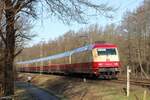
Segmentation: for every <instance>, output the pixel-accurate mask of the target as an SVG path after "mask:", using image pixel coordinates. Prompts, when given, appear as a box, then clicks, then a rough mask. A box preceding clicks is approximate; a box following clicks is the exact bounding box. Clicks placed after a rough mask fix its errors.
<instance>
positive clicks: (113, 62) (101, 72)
mask: <svg viewBox="0 0 150 100" xmlns="http://www.w3.org/2000/svg"><path fill="white" fill-rule="evenodd" d="M92 53H93V72H94V74H95V75H96V76H99V77H103V78H117V75H118V73H119V69H120V60H119V54H118V49H117V46H116V45H114V44H108V43H105V44H95V46H94V47H93V50H92Z"/></svg>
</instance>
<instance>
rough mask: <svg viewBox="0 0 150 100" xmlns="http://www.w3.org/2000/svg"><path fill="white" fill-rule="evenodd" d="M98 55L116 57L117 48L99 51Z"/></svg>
mask: <svg viewBox="0 0 150 100" xmlns="http://www.w3.org/2000/svg"><path fill="white" fill-rule="evenodd" d="M97 53H98V55H116V50H115V48H110V49H106V48H100V49H97Z"/></svg>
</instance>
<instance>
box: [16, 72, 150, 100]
mask: <svg viewBox="0 0 150 100" xmlns="http://www.w3.org/2000/svg"><path fill="white" fill-rule="evenodd" d="M28 76H32V84H34V85H37V86H39V87H41V88H43V89H45V90H47V91H49V92H51V93H53V94H54V95H57V96H58V97H59V98H60V99H62V100H127V97H126V94H125V88H126V85H125V84H124V85H123V84H117V83H112V82H111V81H110V80H105V81H104V80H97V81H91V80H86V82H84V81H83V79H82V78H72V77H68V76H58V75H57V76H56V75H39V74H19V78H20V79H21V80H24V81H26V80H27V77H28ZM144 91H145V98H146V99H145V100H150V91H149V90H148V89H146V88H142V87H138V86H131V89H130V97H129V99H130V100H143V98H144Z"/></svg>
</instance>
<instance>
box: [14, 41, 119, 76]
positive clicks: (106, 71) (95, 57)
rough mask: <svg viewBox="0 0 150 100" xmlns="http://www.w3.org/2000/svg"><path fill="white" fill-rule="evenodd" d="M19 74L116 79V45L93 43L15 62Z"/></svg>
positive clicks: (117, 61) (117, 71)
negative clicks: (77, 75)
mask: <svg viewBox="0 0 150 100" xmlns="http://www.w3.org/2000/svg"><path fill="white" fill-rule="evenodd" d="M16 64H17V66H18V67H17V69H18V71H19V72H31V73H32V72H33V73H51V74H53V73H56V74H67V75H70V74H80V75H81V74H82V75H89V76H92V77H103V78H117V77H118V74H119V72H120V59H119V53H118V48H117V45H115V44H112V43H94V44H89V45H86V46H82V47H79V48H75V49H73V50H70V51H66V52H63V53H59V54H54V55H50V56H47V57H42V58H36V59H32V60H27V61H20V62H17V63H16Z"/></svg>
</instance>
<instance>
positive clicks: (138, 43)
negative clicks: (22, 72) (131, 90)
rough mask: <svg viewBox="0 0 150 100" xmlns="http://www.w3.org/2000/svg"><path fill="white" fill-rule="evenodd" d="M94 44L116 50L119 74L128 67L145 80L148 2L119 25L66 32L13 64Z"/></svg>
mask: <svg viewBox="0 0 150 100" xmlns="http://www.w3.org/2000/svg"><path fill="white" fill-rule="evenodd" d="M50 35H53V34H52V33H51V34H50ZM96 41H106V42H109V43H114V44H116V45H117V46H118V49H119V54H120V60H121V72H122V73H125V72H126V66H127V65H129V66H130V68H131V70H132V75H133V76H135V77H139V75H140V76H141V78H149V75H150V52H149V51H150V1H149V0H145V1H144V2H143V4H141V5H140V6H139V7H138V8H136V9H135V10H134V11H132V12H129V11H128V12H126V13H125V14H124V16H123V18H122V20H121V21H120V22H119V24H116V23H110V24H108V25H106V26H101V25H100V23H96V24H92V25H90V26H87V27H83V28H81V29H79V30H78V31H74V30H70V31H68V32H66V33H64V35H62V36H59V37H58V38H55V39H49V41H47V42H46V41H42V42H40V43H38V44H36V45H33V46H32V47H26V48H24V50H23V51H22V53H21V54H20V55H19V56H18V57H17V58H16V59H15V61H16V62H19V61H25V60H31V59H33V58H40V57H46V56H49V55H54V54H57V53H62V52H65V51H69V50H72V49H74V48H77V47H81V46H84V45H87V44H91V43H94V42H96Z"/></svg>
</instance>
